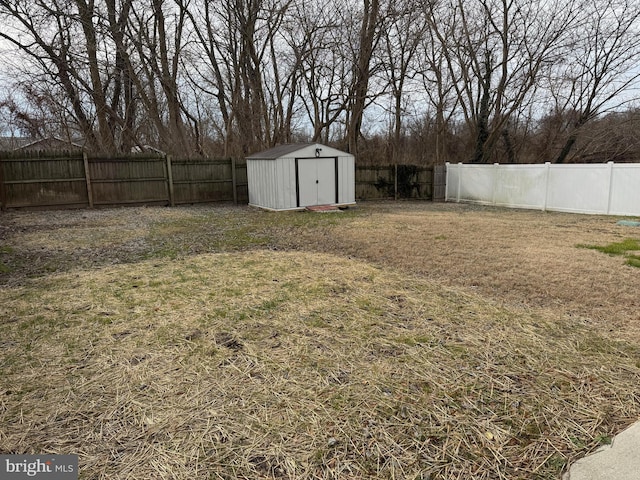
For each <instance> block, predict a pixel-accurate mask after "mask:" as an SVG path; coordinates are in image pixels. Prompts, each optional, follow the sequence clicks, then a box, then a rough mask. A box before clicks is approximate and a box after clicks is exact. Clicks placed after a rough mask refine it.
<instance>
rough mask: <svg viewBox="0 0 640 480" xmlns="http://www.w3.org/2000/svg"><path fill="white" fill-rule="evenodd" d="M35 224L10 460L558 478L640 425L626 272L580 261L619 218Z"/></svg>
mask: <svg viewBox="0 0 640 480" xmlns="http://www.w3.org/2000/svg"><path fill="white" fill-rule="evenodd" d="M167 212H170V215H167ZM175 212H178V213H179V215H178V216H177V217H176V216H175ZM40 215H46V214H40V213H10V214H6V215H5V216H4V219H5V220H7V221H6V222H5V225H6V226H8V227H7V228H6V230H5V232H4V235H0V241H1V242H2V243H3V244H4V245H5V246H7V247H8V248H5V249H4V251H5V252H6V253H5V254H3V256H2V257H0V260H2V259H3V258H4V259H5V260H4V261H5V263H6V264H7V265H9V266H11V268H12V271H11V272H10V273H8V274H5V275H4V276H3V277H0V279H4V280H3V281H4V287H0V317H1V318H2V322H1V323H0V351H1V352H2V356H1V357H0V371H1V373H2V375H1V377H0V427H1V428H0V452H3V453H40V452H49V453H76V454H78V455H79V456H80V471H81V478H110V479H111V478H122V479H124V478H167V479H174V478H175V479H182V478H184V479H186V478H225V479H232V478H246V479H253V478H290V479H303V478H304V479H325V478H326V479H329V478H332V479H343V478H347V479H349V478H352V479H364V478H398V479H403V478H407V479H415V478H447V479H454V478H460V479H463V478H464V479H467V478H486V479H494V478H504V479H507V478H508V479H512V478H557V477H558V476H559V475H560V473H561V472H562V470H563V468H564V466H565V465H566V463H567V462H568V461H570V460H572V459H574V458H576V457H578V456H581V455H584V454H585V453H587V452H589V451H591V450H593V449H594V448H596V447H597V446H598V445H600V444H602V443H604V442H606V441H608V439H610V438H611V436H612V435H613V434H615V433H616V432H618V431H620V430H621V429H622V428H624V427H625V426H626V425H628V424H630V423H632V422H633V421H634V420H636V419H637V418H638V414H639V413H640V386H639V385H640V383H639V382H638V380H639V377H640V368H639V367H640V363H639V358H640V348H639V347H640V343H639V342H638V337H637V336H636V335H637V331H638V329H637V320H638V318H637V314H636V313H635V311H637V303H636V304H634V303H632V302H637V299H636V298H635V297H634V292H637V291H640V290H638V287H639V286H640V285H639V284H638V278H639V277H640V275H639V274H638V272H639V271H638V270H637V269H633V268H632V267H629V266H625V265H624V261H623V260H622V259H621V258H620V257H609V256H607V255H604V254H602V253H600V252H596V251H593V250H587V249H579V248H576V247H575V245H576V244H578V243H588V244H606V243H610V242H611V241H616V240H619V239H620V238H623V237H625V238H627V237H633V236H634V235H636V238H637V234H636V233H635V231H634V230H629V229H628V227H627V228H626V229H624V228H621V227H617V226H616V225H615V219H611V218H606V217H586V216H575V215H562V214H543V213H539V212H519V211H506V210H496V209H483V208H477V207H469V206H458V205H434V204H426V203H417V204H414V203H399V204H385V203H382V204H364V205H362V206H361V207H359V208H358V209H357V210H356V211H352V212H349V213H346V214H331V215H327V214H304V213H295V214H282V215H281V214H269V213H264V212H258V211H253V210H248V209H215V208H199V209H188V208H185V209H175V210H165V209H126V210H108V211H98V212H55V213H54V214H51V213H48V215H50V217H49V220H50V221H51V223H52V224H53V226H51V227H47V225H46V221H45V220H44V217H40ZM51 215H53V216H54V218H53V220H56V221H52V217H51ZM81 215H88V218H85V219H84V220H85V221H83V220H82V217H81ZM78 216H80V217H78ZM73 218H75V219H76V220H74V221H72V219H73ZM131 218H133V219H135V230H134V229H133V228H131V229H130V231H129V233H130V235H129V234H127V235H125V236H123V237H122V239H121V240H120V243H118V240H117V236H115V237H114V236H111V235H110V234H106V233H105V235H103V236H101V238H103V239H104V245H100V244H99V243H100V242H99V241H97V240H95V237H93V236H91V235H79V236H77V237H74V235H73V230H74V229H78V228H79V229H80V230H81V231H82V232H86V231H90V230H91V228H93V222H97V221H98V220H99V222H98V224H99V225H98V226H99V228H106V226H109V225H110V226H111V227H112V228H113V229H115V230H116V231H117V230H118V229H121V228H123V227H124V226H126V225H127V224H130V223H131ZM32 221H33V222H32ZM38 222H41V223H38ZM29 225H39V227H38V229H36V228H33V227H32V228H29ZM105 225H106V226H105ZM40 227H41V228H40ZM21 229H23V230H24V231H21ZM136 232H137V233H136ZM154 232H155V233H154ZM23 235H27V236H28V237H29V242H27V243H26V244H25V245H21V243H20V240H21V238H23ZM61 238H65V239H66V240H65V241H61V240H60V239H61ZM114 238H116V240H114ZM247 238H255V239H258V240H257V241H256V245H254V246H251V244H250V242H249V241H248V240H247ZM49 239H50V240H51V242H52V245H55V249H52V250H47V244H48V243H49V242H48V240H49ZM0 246H1V245H0ZM43 247H44V248H43ZM265 247H266V248H265ZM39 250H40V251H42V252H43V253H41V257H42V259H43V260H37V258H40V257H37V256H36V252H38V251H39ZM224 250H229V251H224ZM46 252H48V253H46ZM68 252H76V255H77V257H78V258H76V259H75V261H74V260H73V259H72V258H71V257H69V256H67V255H68ZM87 255H96V258H97V259H95V258H94V259H93V260H92V259H89V258H85V257H86V256H87ZM145 258H146V259H145ZM26 259H31V260H32V261H31V262H30V264H29V265H26ZM34 259H35V260H34ZM39 261H40V262H41V263H38V262H39ZM34 265H35V266H34ZM45 265H46V266H47V268H44V266H45ZM92 265H93V266H92ZM52 266H53V267H55V270H56V273H47V272H48V271H49V270H50V269H51V268H52ZM40 267H42V268H40ZM634 305H635V306H636V308H635V310H634V308H633V306H634ZM607 312H609V313H607Z"/></svg>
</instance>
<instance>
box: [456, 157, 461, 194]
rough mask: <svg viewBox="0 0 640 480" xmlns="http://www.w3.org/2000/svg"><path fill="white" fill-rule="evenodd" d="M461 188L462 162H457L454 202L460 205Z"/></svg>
mask: <svg viewBox="0 0 640 480" xmlns="http://www.w3.org/2000/svg"><path fill="white" fill-rule="evenodd" d="M461 187H462V162H458V192H457V195H456V202H458V203H460V188H461Z"/></svg>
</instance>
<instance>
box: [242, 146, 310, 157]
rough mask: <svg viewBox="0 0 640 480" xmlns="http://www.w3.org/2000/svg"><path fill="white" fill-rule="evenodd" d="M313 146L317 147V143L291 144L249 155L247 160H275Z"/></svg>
mask: <svg viewBox="0 0 640 480" xmlns="http://www.w3.org/2000/svg"><path fill="white" fill-rule="evenodd" d="M311 145H315V143H289V144H285V145H278V146H277V147H273V148H270V149H268V150H264V151H262V152H258V153H254V154H253V155H249V156H248V157H247V158H256V159H257V158H259V159H261V160H274V159H276V158H280V157H283V156H285V155H287V154H289V153H293V152H296V151H298V150H301V149H303V148H304V147H309V146H311Z"/></svg>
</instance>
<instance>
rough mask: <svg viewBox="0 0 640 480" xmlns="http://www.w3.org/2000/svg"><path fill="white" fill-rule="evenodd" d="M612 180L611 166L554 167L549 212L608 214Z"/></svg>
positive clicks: (551, 175)
mask: <svg viewBox="0 0 640 480" xmlns="http://www.w3.org/2000/svg"><path fill="white" fill-rule="evenodd" d="M609 177H610V167H609V165H608V164H601V165H577V164H576V165H553V166H551V168H550V170H549V196H548V199H547V209H549V210H557V211H561V212H577V213H607V208H608V207H607V205H608V202H609V185H610V183H611V181H610V178H609Z"/></svg>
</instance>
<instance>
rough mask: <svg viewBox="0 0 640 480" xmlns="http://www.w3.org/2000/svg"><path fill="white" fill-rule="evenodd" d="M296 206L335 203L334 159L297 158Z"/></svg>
mask: <svg viewBox="0 0 640 480" xmlns="http://www.w3.org/2000/svg"><path fill="white" fill-rule="evenodd" d="M297 162H298V199H299V203H298V206H300V207H309V206H312V205H329V204H332V203H336V159H335V158H299V159H297Z"/></svg>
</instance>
